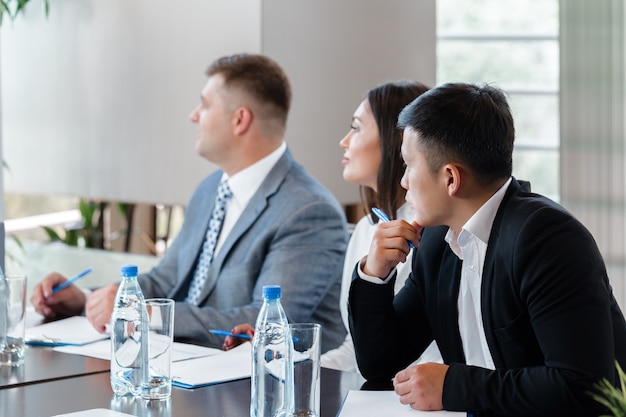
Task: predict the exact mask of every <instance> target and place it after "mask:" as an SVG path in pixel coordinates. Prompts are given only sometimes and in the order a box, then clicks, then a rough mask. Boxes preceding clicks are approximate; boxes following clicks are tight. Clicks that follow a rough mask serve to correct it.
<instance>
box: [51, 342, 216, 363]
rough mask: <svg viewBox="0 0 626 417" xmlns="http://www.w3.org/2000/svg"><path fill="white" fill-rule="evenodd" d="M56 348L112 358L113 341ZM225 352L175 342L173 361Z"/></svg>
mask: <svg viewBox="0 0 626 417" xmlns="http://www.w3.org/2000/svg"><path fill="white" fill-rule="evenodd" d="M54 350H56V351H58V352H63V353H71V354H74V355H83V356H90V357H92V358H98V359H105V360H110V359H111V341H110V340H101V341H99V342H95V343H90V344H88V345H83V346H59V347H55V348H54ZM219 353H223V351H222V350H220V349H215V348H210V347H205V346H198V345H192V344H189V343H180V342H174V351H173V353H172V362H176V361H181V360H185V359H192V358H199V357H202V356H211V355H217V354H219Z"/></svg>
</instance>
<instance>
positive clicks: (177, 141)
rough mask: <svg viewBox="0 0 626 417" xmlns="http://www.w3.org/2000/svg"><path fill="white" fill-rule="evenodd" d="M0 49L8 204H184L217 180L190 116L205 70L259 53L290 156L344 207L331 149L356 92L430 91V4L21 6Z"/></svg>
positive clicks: (202, 1)
mask: <svg viewBox="0 0 626 417" xmlns="http://www.w3.org/2000/svg"><path fill="white" fill-rule="evenodd" d="M32 3H33V4H30V5H29V7H28V8H27V10H26V11H27V13H26V15H25V16H22V17H20V18H19V19H18V20H16V21H15V23H14V24H13V25H12V24H10V22H9V24H7V22H5V24H3V27H2V29H1V36H0V54H1V58H2V59H1V60H0V73H1V78H0V82H1V86H2V96H1V102H0V105H1V106H2V111H3V114H2V119H3V121H4V123H3V125H2V133H3V138H4V155H5V158H6V160H7V161H8V163H9V165H10V166H11V171H10V173H8V174H7V175H6V176H5V188H6V190H7V191H21V192H31V193H51V194H68V195H78V196H82V197H92V198H105V199H111V200H117V201H129V202H146V203H179V204H185V203H186V202H187V200H188V199H189V197H190V195H191V192H192V191H193V189H194V187H195V186H196V184H197V183H198V181H199V180H200V179H201V178H202V177H204V176H205V175H207V174H208V173H209V172H211V171H212V170H214V169H215V167H214V166H212V165H211V164H209V163H208V162H206V161H204V160H202V159H201V158H200V157H198V156H197V155H196V154H195V150H194V138H195V127H194V126H193V125H192V124H191V123H190V122H189V121H188V114H189V113H190V111H191V110H192V108H193V107H194V106H195V105H196V103H197V102H198V97H199V94H200V90H201V88H202V86H203V85H204V82H205V80H206V76H205V75H204V70H205V69H206V67H207V65H208V64H209V63H210V62H211V61H212V60H214V59H215V58H217V57H219V56H221V55H224V54H230V53H235V52H241V51H246V52H263V53H266V54H268V55H270V56H272V57H273V58H275V59H276V60H277V61H278V62H279V63H280V64H282V65H283V66H284V67H285V69H286V71H287V73H288V74H289V76H290V78H291V80H292V82H293V87H294V94H295V97H294V105H293V111H292V117H291V118H290V122H289V128H288V136H287V142H288V144H289V146H290V148H291V149H292V151H293V152H294V154H295V155H296V157H297V158H298V159H299V160H300V161H301V162H302V163H303V165H305V167H307V169H309V171H311V173H312V174H313V175H314V176H315V177H317V178H318V179H320V180H321V181H322V182H323V183H324V184H325V185H326V186H327V187H329V188H330V189H331V191H332V192H333V193H334V194H335V195H336V196H337V198H338V199H339V200H340V201H341V202H344V203H347V202H354V201H357V200H358V193H357V190H356V187H354V186H351V185H348V184H345V183H344V182H343V181H342V179H341V166H340V160H341V150H340V149H339V147H338V142H339V140H340V139H341V137H342V136H343V135H344V134H345V133H346V132H347V129H348V127H349V123H350V117H351V115H352V112H353V110H354V108H355V107H356V105H357V104H358V103H359V101H360V100H361V98H362V97H363V94H364V93H365V92H366V90H367V89H368V88H369V87H371V86H373V85H374V84H378V83H380V82H383V81H387V80H391V79H398V78H414V79H418V80H420V81H422V82H425V83H428V84H433V83H434V80H435V0H427V1H426V0H421V1H419V2H418V1H414V0H387V1H384V2H383V1H378V0H342V1H335V0H298V1H290V0H237V1H231V0H211V1H206V0H177V1H176V2H168V1H165V0H133V1H128V0H107V1H101V0H63V1H59V2H51V4H50V15H49V17H48V19H46V18H45V17H44V16H43V13H42V11H41V8H40V4H37V2H32Z"/></svg>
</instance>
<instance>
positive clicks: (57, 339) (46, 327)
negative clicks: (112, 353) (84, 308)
mask: <svg viewBox="0 0 626 417" xmlns="http://www.w3.org/2000/svg"><path fill="white" fill-rule="evenodd" d="M108 338H109V335H108V334H105V333H98V331H97V330H96V329H94V328H93V326H92V325H91V323H89V321H88V320H87V318H86V317H82V316H75V317H69V318H67V319H63V320H57V321H53V322H50V323H46V324H42V325H39V326H34V327H29V328H28V329H26V343H27V344H29V345H38V346H82V345H85V344H88V343H93V342H96V341H98V340H104V339H108Z"/></svg>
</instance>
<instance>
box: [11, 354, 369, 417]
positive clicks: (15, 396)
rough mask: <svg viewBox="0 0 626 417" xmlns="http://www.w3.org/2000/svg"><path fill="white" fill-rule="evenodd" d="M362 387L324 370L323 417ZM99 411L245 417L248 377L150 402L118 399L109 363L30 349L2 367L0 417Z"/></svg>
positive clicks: (348, 375) (152, 416) (352, 376)
mask: <svg viewBox="0 0 626 417" xmlns="http://www.w3.org/2000/svg"><path fill="white" fill-rule="evenodd" d="M207 372H210V370H207ZM364 382H365V380H364V379H363V378H362V377H361V376H360V375H359V374H356V373H352V372H340V371H335V370H332V369H326V368H322V372H321V393H320V394H321V395H320V397H321V401H320V403H321V410H320V411H321V417H332V416H336V415H337V413H338V411H339V409H340V408H341V404H342V402H343V400H344V398H345V396H346V395H347V393H348V391H349V390H358V389H360V388H361V387H362V386H363V384H364ZM98 408H105V409H111V410H115V411H120V412H123V413H127V414H131V415H136V416H140V417H174V416H176V417H178V416H180V417H195V416H202V417H212V416H220V417H222V416H227V417H239V416H241V417H246V416H249V415H250V378H246V379H241V380H236V381H231V382H226V383H221V384H215V385H210V386H207V387H202V388H196V389H183V388H177V387H174V388H173V389H172V397H171V398H170V399H169V400H166V401H149V400H143V399H141V398H133V397H116V396H115V395H114V394H113V391H112V390H111V385H110V383H109V361H106V360H101V359H95V358H90V357H86V356H80V355H72V354H66V353H62V352H56V351H54V350H52V349H51V348H49V347H35V346H28V347H27V348H26V357H25V363H24V364H23V365H22V366H20V367H3V366H0V416H7V417H8V416H11V417H50V416H56V415H59V414H69V413H73V412H77V411H83V410H91V409H98Z"/></svg>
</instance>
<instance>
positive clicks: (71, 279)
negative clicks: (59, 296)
mask: <svg viewBox="0 0 626 417" xmlns="http://www.w3.org/2000/svg"><path fill="white" fill-rule="evenodd" d="M91 271H93V269H92V268H87V269H85V270H84V271H83V272H81V273H80V274H78V275H76V276H75V277H73V278H70V279H68V280H67V281H65V282H64V283H62V284H59V285H57V286H56V287H54V288H53V289H52V294H56V293H57V292H59V291H61V290H62V289H63V288H67V287H69V286H70V285H72V284H73V283H74V282H76V281H78V280H79V279H81V278H82V277H84V276H85V275H87V274H88V273H90V272H91Z"/></svg>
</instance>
